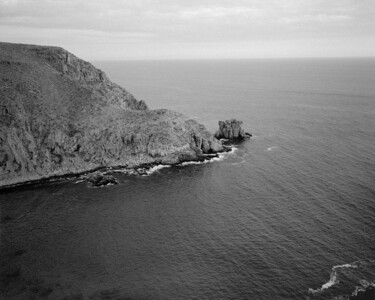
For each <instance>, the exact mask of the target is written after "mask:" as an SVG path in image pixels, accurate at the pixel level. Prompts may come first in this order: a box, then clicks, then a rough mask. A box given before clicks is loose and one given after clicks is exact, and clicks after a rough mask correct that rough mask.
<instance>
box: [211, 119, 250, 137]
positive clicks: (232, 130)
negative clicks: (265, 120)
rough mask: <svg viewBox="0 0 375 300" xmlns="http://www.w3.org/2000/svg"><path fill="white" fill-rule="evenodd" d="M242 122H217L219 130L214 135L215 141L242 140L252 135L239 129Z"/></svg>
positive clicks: (233, 120) (232, 120)
mask: <svg viewBox="0 0 375 300" xmlns="http://www.w3.org/2000/svg"><path fill="white" fill-rule="evenodd" d="M241 125H242V121H238V120H236V119H231V120H226V121H219V129H218V130H217V131H216V133H215V137H216V138H217V139H228V140H243V139H248V138H250V137H251V136H252V135H251V134H250V133H247V132H245V130H244V129H242V128H241Z"/></svg>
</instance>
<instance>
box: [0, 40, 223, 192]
mask: <svg viewBox="0 0 375 300" xmlns="http://www.w3.org/2000/svg"><path fill="white" fill-rule="evenodd" d="M0 69H1V72H0V186H5V185H11V184H16V183H22V182H25V181H31V180H40V179H43V178H48V177H52V176H63V175H69V174H75V173H81V172H86V171H90V170H94V169H97V168H100V167H111V166H124V167H128V168H133V167H136V166H140V165H142V164H159V163H162V164H175V163H180V162H182V161H187V160H199V159H201V158H202V157H203V156H204V154H210V153H216V152H220V151H223V147H222V145H221V144H220V143H219V141H218V140H217V139H215V138H214V137H213V136H212V134H211V133H210V132H208V131H207V130H206V129H205V127H204V126H203V125H200V124H198V123H197V122H196V121H194V120H192V119H189V118H188V117H185V116H184V115H182V114H180V113H177V112H173V111H169V110H165V109H160V110H149V109H148V108H147V105H146V104H145V103H144V102H143V101H138V100H137V99H135V98H134V96H133V95H131V94H130V93H128V92H127V91H126V90H125V89H123V88H121V87H120V86H118V85H117V84H115V83H112V82H111V81H110V80H109V79H108V78H107V76H106V75H105V73H104V72H102V71H101V70H98V69H96V68H95V67H94V66H93V65H91V64H90V63H88V62H85V61H83V60H80V59H79V58H77V57H76V56H74V55H73V54H71V53H69V52H67V51H66V50H64V49H62V48H56V47H43V46H33V45H20V44H10V43H0ZM124 71H126V70H124Z"/></svg>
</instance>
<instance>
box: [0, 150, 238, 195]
mask: <svg viewBox="0 0 375 300" xmlns="http://www.w3.org/2000/svg"><path fill="white" fill-rule="evenodd" d="M224 149H225V150H224V151H222V152H218V153H213V154H206V155H202V156H201V157H200V158H199V159H196V160H185V161H180V162H178V163H174V164H160V163H145V164H140V165H137V166H134V167H131V168H129V167H127V166H112V167H105V166H103V167H98V168H95V169H92V170H88V171H83V172H78V173H70V174H63V175H56V176H50V177H45V178H40V179H35V180H28V181H21V182H17V183H13V184H9V185H2V186H0V192H1V191H6V190H9V189H13V188H22V187H29V186H34V185H35V186H36V185H41V184H45V183H52V182H57V181H63V180H74V179H77V180H82V181H87V182H91V183H93V185H94V186H104V185H107V183H104V182H100V180H101V178H100V177H104V176H107V175H111V174H113V173H123V174H126V175H138V176H143V175H148V172H149V170H151V169H153V168H155V167H160V166H165V167H173V166H180V165H182V164H183V163H189V162H205V161H209V160H212V159H213V158H218V157H219V153H223V152H229V151H231V149H232V148H231V147H230V146H225V148H224ZM97 174H99V175H100V176H96V175H97ZM111 176H112V175H111ZM108 180H109V181H110V179H108ZM95 181H97V182H95ZM109 183H111V182H109Z"/></svg>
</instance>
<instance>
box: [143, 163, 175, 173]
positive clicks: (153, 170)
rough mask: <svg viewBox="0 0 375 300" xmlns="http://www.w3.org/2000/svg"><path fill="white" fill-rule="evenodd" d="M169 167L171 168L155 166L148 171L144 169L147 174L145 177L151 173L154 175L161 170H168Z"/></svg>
mask: <svg viewBox="0 0 375 300" xmlns="http://www.w3.org/2000/svg"><path fill="white" fill-rule="evenodd" d="M169 167H171V165H156V166H153V167H152V168H150V169H148V170H147V169H146V170H145V172H146V173H147V175H151V174H152V173H155V172H157V171H159V170H161V169H164V168H169Z"/></svg>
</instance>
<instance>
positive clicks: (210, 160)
mask: <svg viewBox="0 0 375 300" xmlns="http://www.w3.org/2000/svg"><path fill="white" fill-rule="evenodd" d="M237 150H238V148H236V147H232V149H231V150H230V151H228V152H221V153H218V156H217V157H212V158H208V159H205V160H204V161H185V162H183V163H180V164H178V166H179V167H183V166H188V165H201V164H209V163H213V162H217V161H223V160H225V159H226V158H227V157H229V156H231V155H233V154H234V153H235V152H236V151H237Z"/></svg>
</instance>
